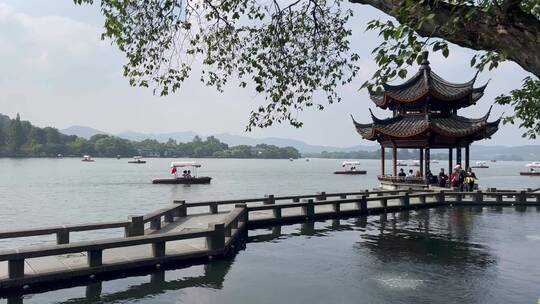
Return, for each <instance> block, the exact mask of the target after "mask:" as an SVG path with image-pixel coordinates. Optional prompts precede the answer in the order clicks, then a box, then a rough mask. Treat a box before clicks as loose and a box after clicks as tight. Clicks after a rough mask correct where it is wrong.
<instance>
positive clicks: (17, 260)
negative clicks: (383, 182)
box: [0, 189, 540, 279]
mask: <svg viewBox="0 0 540 304" xmlns="http://www.w3.org/2000/svg"><path fill="white" fill-rule="evenodd" d="M531 190H532V189H531ZM531 199H532V201H531ZM390 201H391V202H392V204H389V202H390ZM370 202H371V203H373V202H375V203H376V204H375V206H373V204H372V206H371V207H370V206H368V203H370ZM396 202H397V203H396ZM233 203H234V204H235V206H234V208H233V209H232V210H230V211H229V212H228V213H227V214H226V215H225V216H224V217H223V218H222V220H220V221H219V222H218V223H209V224H208V228H206V229H200V230H196V231H190V232H184V231H181V232H161V233H147V234H146V235H144V234H145V223H150V229H151V230H160V229H162V225H163V224H165V225H167V224H169V223H172V222H174V221H175V220H177V219H179V218H182V217H186V216H189V212H188V210H189V208H194V209H197V208H198V207H204V206H208V207H209V208H210V213H217V212H218V206H221V205H230V204H233ZM248 203H249V205H248ZM255 203H257V204H255ZM345 204H348V205H349V206H344V205H345ZM454 204H455V205H459V204H463V205H467V204H471V205H520V206H523V205H525V206H526V205H540V193H539V192H533V191H490V192H483V191H474V192H459V191H452V190H440V191H429V190H424V191H411V190H383V191H359V192H344V193H326V192H319V193H317V194H311V195H295V196H274V195H267V196H265V197H262V198H252V199H241V200H224V201H209V202H195V203H186V202H185V201H175V202H174V203H173V204H171V205H168V206H166V207H164V208H161V209H159V210H156V211H154V212H151V213H148V214H145V215H142V216H131V217H130V218H129V220H128V221H118V222H106V223H92V224H82V225H66V226H57V227H48V228H38V229H27V230H18V231H3V232H0V238H14V237H26V236H36V235H46V234H56V235H57V244H56V245H44V246H36V247H31V248H23V249H17V250H7V251H1V252H0V261H8V274H9V278H10V279H16V278H24V264H25V262H24V261H25V259H29V258H36V257H45V256H53V255H62V254H70V253H80V252H86V253H87V266H88V268H89V269H93V270H96V269H98V268H99V267H101V266H102V265H103V250H106V249H113V248H120V247H127V246H136V245H143V244H151V245H152V256H151V257H148V258H147V259H146V260H147V261H148V262H149V263H152V262H156V261H159V260H160V259H166V258H167V255H166V251H165V248H166V244H167V242H171V241H178V240H188V239H194V238H205V239H206V247H205V248H206V249H205V250H203V251H200V252H199V253H200V254H207V255H213V254H219V253H223V252H225V251H226V250H227V248H228V246H229V245H230V243H231V242H232V241H233V240H234V238H235V237H236V235H237V233H238V232H239V231H241V230H242V229H247V227H248V224H249V223H252V222H253V223H255V224H256V223H257V222H259V223H264V222H265V221H266V222H268V223H279V222H284V221H287V220H305V219H315V218H325V217H326V218H329V217H334V216H340V215H343V216H349V215H355V214H370V213H371V214H373V213H383V212H395V211H400V210H408V209H412V208H428V207H431V206H441V205H454ZM321 206H331V208H319V209H317V208H316V207H321ZM291 208H298V209H299V210H300V212H297V213H294V212H293V213H290V212H289V214H288V215H286V214H283V210H287V209H291ZM197 210H199V211H200V209H197ZM197 210H195V211H197ZM260 211H271V212H269V213H268V214H269V215H270V218H262V219H261V218H259V219H256V220H253V221H252V220H251V219H250V217H251V216H250V215H251V213H253V212H260ZM194 214H200V213H194ZM110 228H124V229H125V234H126V236H127V237H120V238H110V239H105V240H97V241H82V242H75V243H71V244H69V233H71V232H77V231H89V230H96V229H110ZM149 232H152V231H149ZM122 263H127V262H121V263H120V264H122ZM115 265H116V264H115ZM99 269H101V268H99ZM99 269H98V270H96V271H102V270H99ZM103 271H105V270H103Z"/></svg>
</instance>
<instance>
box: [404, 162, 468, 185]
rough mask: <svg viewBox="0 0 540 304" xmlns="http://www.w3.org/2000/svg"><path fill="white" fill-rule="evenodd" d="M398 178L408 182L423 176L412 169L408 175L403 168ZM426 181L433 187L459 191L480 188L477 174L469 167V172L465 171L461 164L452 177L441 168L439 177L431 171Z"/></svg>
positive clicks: (427, 173)
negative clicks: (450, 188) (477, 182)
mask: <svg viewBox="0 0 540 304" xmlns="http://www.w3.org/2000/svg"><path fill="white" fill-rule="evenodd" d="M398 177H399V178H402V179H405V180H406V181H407V180H413V179H415V178H421V177H422V174H421V173H420V171H419V170H417V171H416V173H414V172H413V170H412V169H410V170H409V171H408V172H407V173H405V171H404V170H403V168H401V169H399V173H398ZM426 179H427V180H428V181H429V184H431V185H438V186H439V187H444V188H446V187H452V188H455V189H457V190H459V191H473V190H475V189H477V188H478V185H477V184H476V181H477V180H478V178H477V177H476V174H475V173H474V172H473V171H472V169H471V168H470V167H469V168H467V170H466V171H465V170H463V168H462V167H461V164H457V165H456V166H455V167H454V170H453V171H452V172H451V173H450V176H448V175H447V174H446V172H445V171H444V168H441V171H440V172H439V175H437V176H435V175H433V174H432V173H431V171H430V170H428V171H427V172H426Z"/></svg>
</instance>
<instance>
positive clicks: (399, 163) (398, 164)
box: [396, 159, 407, 167]
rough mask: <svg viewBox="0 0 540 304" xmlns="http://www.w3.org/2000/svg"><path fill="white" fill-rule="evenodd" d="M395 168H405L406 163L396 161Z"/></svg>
mask: <svg viewBox="0 0 540 304" xmlns="http://www.w3.org/2000/svg"><path fill="white" fill-rule="evenodd" d="M396 166H398V167H407V163H406V162H405V161H404V160H399V159H398V160H397V161H396Z"/></svg>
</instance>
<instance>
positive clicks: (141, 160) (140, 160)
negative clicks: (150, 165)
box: [128, 156, 146, 164]
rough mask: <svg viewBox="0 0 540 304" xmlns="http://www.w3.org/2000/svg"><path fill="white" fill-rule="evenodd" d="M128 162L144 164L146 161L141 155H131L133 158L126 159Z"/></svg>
mask: <svg viewBox="0 0 540 304" xmlns="http://www.w3.org/2000/svg"><path fill="white" fill-rule="evenodd" d="M128 163H130V164H146V161H145V160H143V159H142V156H133V160H130V161H128Z"/></svg>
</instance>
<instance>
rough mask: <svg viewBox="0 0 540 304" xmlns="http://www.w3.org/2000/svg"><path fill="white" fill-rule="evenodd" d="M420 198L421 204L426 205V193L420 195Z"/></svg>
mask: <svg viewBox="0 0 540 304" xmlns="http://www.w3.org/2000/svg"><path fill="white" fill-rule="evenodd" d="M418 200H419V201H420V205H425V204H426V195H421V196H419V197H418Z"/></svg>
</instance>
